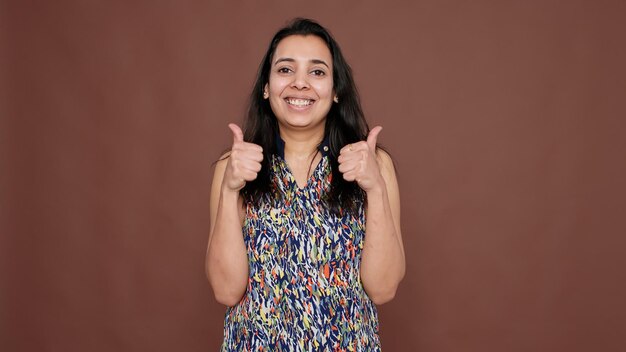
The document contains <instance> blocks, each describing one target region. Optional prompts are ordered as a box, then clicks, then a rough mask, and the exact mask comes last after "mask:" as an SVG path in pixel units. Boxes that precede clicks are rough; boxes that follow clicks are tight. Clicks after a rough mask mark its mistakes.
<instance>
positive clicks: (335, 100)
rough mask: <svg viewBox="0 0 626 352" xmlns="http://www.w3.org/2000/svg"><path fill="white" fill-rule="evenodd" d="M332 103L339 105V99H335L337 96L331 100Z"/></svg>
mask: <svg viewBox="0 0 626 352" xmlns="http://www.w3.org/2000/svg"><path fill="white" fill-rule="evenodd" d="M333 101H334V102H335V103H339V98H337V96H336V95H335V98H333Z"/></svg>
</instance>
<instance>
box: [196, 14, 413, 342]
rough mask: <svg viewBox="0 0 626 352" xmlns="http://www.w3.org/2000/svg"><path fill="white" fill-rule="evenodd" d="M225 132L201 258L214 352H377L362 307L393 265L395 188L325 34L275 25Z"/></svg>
mask: <svg viewBox="0 0 626 352" xmlns="http://www.w3.org/2000/svg"><path fill="white" fill-rule="evenodd" d="M229 128H230V130H231V131H232V134H233V145H232V149H231V151H230V152H229V153H228V154H227V155H225V156H224V157H223V158H221V159H220V161H218V162H217V164H216V167H215V176H214V178H213V185H212V189H211V204H210V209H211V212H210V217H211V230H210V235H209V244H208V249H207V259H206V266H207V276H208V279H209V282H210V283H211V286H212V288H213V291H214V293H215V297H216V299H217V301H218V302H220V303H223V304H225V305H227V306H229V307H228V310H227V313H226V318H225V323H224V343H223V345H222V351H380V342H379V337H378V317H377V312H376V306H375V304H382V303H385V302H387V301H389V300H391V299H392V298H393V297H394V295H395V291H396V288H397V286H398V283H399V282H400V280H401V279H402V277H403V276H404V271H405V261H404V249H403V245H402V238H401V235H400V199H399V191H398V184H397V181H396V177H395V173H394V167H393V163H392V161H391V158H390V157H389V155H388V154H387V153H385V152H384V151H382V150H381V149H377V147H376V140H377V137H378V134H379V133H380V131H381V130H382V128H381V127H375V128H373V129H372V130H371V131H370V130H369V128H368V126H367V123H366V121H365V118H364V116H363V112H362V109H361V105H360V102H359V97H358V93H357V90H356V87H355V85H354V81H353V79H352V73H351V70H350V67H349V66H348V64H347V63H346V61H345V60H344V58H343V56H342V54H341V51H340V49H339V46H338V45H337V43H336V42H335V40H334V39H333V38H332V37H331V35H330V34H329V33H328V31H327V30H326V29H324V28H323V27H322V26H320V25H319V24H317V23H315V22H313V21H311V20H306V19H296V20H295V21H293V22H292V23H291V24H290V25H288V26H287V27H285V28H283V29H281V30H280V31H278V32H277V33H276V35H275V36H274V38H273V39H272V41H271V43H270V46H269V49H268V51H267V53H266V54H265V57H264V59H263V62H262V63H261V67H260V69H259V73H258V77H257V80H256V84H255V86H254V90H253V92H252V96H251V101H250V106H249V111H248V116H247V120H246V122H245V125H244V131H243V132H242V131H241V129H240V128H239V127H238V126H237V125H235V124H230V125H229ZM366 220H367V222H366ZM242 228H243V233H242Z"/></svg>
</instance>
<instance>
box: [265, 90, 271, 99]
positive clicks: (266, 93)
mask: <svg viewBox="0 0 626 352" xmlns="http://www.w3.org/2000/svg"><path fill="white" fill-rule="evenodd" d="M269 97H270V93H268V92H267V91H264V92H263V99H267V98H269Z"/></svg>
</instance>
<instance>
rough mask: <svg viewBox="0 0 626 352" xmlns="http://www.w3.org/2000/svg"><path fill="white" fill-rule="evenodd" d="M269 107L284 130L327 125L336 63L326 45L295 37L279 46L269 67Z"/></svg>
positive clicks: (319, 41) (266, 89)
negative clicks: (334, 63) (334, 64)
mask: <svg viewBox="0 0 626 352" xmlns="http://www.w3.org/2000/svg"><path fill="white" fill-rule="evenodd" d="M270 70H271V71H270V76H269V83H268V84H267V85H266V86H265V91H266V92H267V93H269V101H270V106H271V107H272V111H273V112H274V115H276V118H277V119H278V123H279V125H281V126H282V127H283V128H285V127H287V128H299V129H301V128H312V127H319V126H320V125H321V126H322V128H323V126H324V122H325V120H326V115H327V114H328V111H329V110H330V107H331V105H332V104H333V98H334V90H333V62H332V56H331V53H330V50H329V49H328V47H327V46H326V43H325V42H324V41H323V40H322V39H320V38H318V37H316V36H313V35H309V36H303V35H292V36H289V37H286V38H284V39H283V40H281V41H280V42H279V43H278V46H277V47H276V51H275V52H274V56H273V58H272V63H271V68H270Z"/></svg>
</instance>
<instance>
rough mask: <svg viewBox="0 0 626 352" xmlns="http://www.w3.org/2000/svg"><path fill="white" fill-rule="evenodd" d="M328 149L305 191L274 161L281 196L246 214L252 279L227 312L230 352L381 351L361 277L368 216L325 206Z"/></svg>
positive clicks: (275, 182) (279, 161) (274, 194)
mask: <svg viewBox="0 0 626 352" xmlns="http://www.w3.org/2000/svg"><path fill="white" fill-rule="evenodd" d="M320 149H321V148H320ZM324 149H327V148H324ZM324 149H321V151H322V159H321V161H320V162H319V164H318V165H317V167H316V169H315V170H314V171H313V175H312V176H311V178H310V179H309V180H308V183H307V185H306V186H305V187H304V188H302V189H300V188H299V187H298V185H297V184H296V181H295V179H294V177H293V174H292V173H291V171H290V170H289V169H288V167H287V164H286V163H285V161H284V159H283V157H281V156H279V155H274V156H273V157H272V160H271V161H270V167H271V175H272V183H273V185H272V186H273V187H272V189H273V192H272V193H271V194H268V195H266V196H265V197H264V198H262V200H261V201H260V202H259V204H248V205H247V206H246V219H245V221H244V224H243V231H244V239H245V243H246V246H247V250H248V261H249V275H250V276H249V279H248V287H247V290H246V293H245V295H244V296H243V298H242V300H241V301H240V302H239V303H238V304H237V305H236V306H234V307H229V308H228V310H227V312H226V317H225V322H224V343H223V344H222V351H228V352H231V351H250V352H251V351H254V352H257V351H275V352H278V351H333V352H334V351H363V352H365V351H367V352H376V351H380V342H379V337H378V315H377V312H376V306H375V305H374V304H373V303H372V302H371V301H370V299H369V297H368V296H367V294H366V293H365V291H364V290H363V286H362V284H361V280H360V275H359V271H360V259H361V250H362V249H363V241H364V235H365V214H364V211H365V209H363V208H364V207H359V208H360V209H361V210H360V211H359V213H358V214H357V215H356V216H354V215H350V214H347V212H345V213H344V214H343V215H342V216H337V215H334V214H333V213H331V212H330V210H329V209H328V207H327V206H325V204H324V203H323V202H322V201H321V199H322V196H323V195H324V193H325V192H327V191H328V189H329V187H330V180H331V177H332V174H331V168H330V162H329V159H328V156H327V155H326V153H325V152H324Z"/></svg>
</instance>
